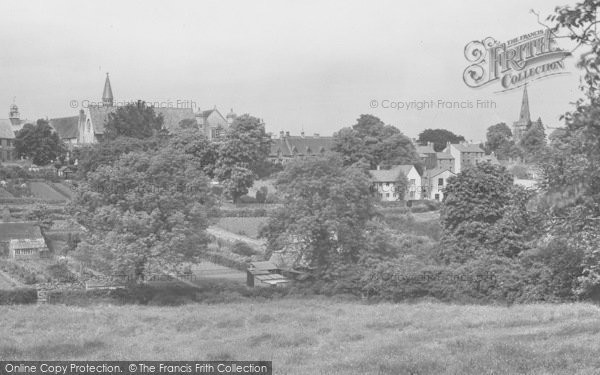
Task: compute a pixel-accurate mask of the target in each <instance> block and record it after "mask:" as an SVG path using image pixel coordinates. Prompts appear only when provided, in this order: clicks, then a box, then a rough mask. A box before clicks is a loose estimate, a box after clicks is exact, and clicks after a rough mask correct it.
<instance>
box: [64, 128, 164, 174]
mask: <svg viewBox="0 0 600 375" xmlns="http://www.w3.org/2000/svg"><path fill="white" fill-rule="evenodd" d="M159 147H160V142H159V140H158V139H157V138H147V139H138V138H130V137H117V138H115V139H107V140H105V141H103V142H100V143H95V144H92V145H86V146H83V147H78V148H76V149H75V150H74V151H73V158H74V159H76V160H77V172H78V174H79V175H80V176H82V177H85V175H86V174H87V173H89V172H94V171H96V169H98V168H99V167H100V166H103V165H105V166H106V165H112V164H113V163H114V162H116V161H117V160H119V158H120V157H121V155H124V154H127V153H130V152H133V151H153V150H154V151H155V150H158V148H159Z"/></svg>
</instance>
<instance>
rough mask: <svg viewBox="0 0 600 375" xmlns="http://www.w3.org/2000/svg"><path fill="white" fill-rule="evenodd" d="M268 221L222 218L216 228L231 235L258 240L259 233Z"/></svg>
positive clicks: (249, 218) (260, 218)
mask: <svg viewBox="0 0 600 375" xmlns="http://www.w3.org/2000/svg"><path fill="white" fill-rule="evenodd" d="M267 220H268V218H266V217H222V218H220V219H219V221H218V222H217V224H216V226H217V227H219V228H223V229H225V230H226V231H229V232H231V233H235V234H239V235H242V236H247V237H250V238H254V239H257V238H258V231H259V230H260V228H261V226H263V225H264V224H266V222H267Z"/></svg>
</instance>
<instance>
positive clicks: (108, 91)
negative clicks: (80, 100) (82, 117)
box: [102, 73, 113, 107]
mask: <svg viewBox="0 0 600 375" xmlns="http://www.w3.org/2000/svg"><path fill="white" fill-rule="evenodd" d="M102 104H104V106H105V107H112V105H113V93H112V88H111V87H110V79H109V78H108V73H106V81H105V82H104V92H103V93H102Z"/></svg>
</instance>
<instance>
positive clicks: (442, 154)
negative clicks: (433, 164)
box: [435, 152, 454, 159]
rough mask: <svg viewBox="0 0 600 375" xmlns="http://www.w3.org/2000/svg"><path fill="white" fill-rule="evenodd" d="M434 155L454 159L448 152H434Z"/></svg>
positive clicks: (439, 157)
mask: <svg viewBox="0 0 600 375" xmlns="http://www.w3.org/2000/svg"><path fill="white" fill-rule="evenodd" d="M435 157H436V158H438V159H454V156H452V154H450V153H449V152H436V153H435Z"/></svg>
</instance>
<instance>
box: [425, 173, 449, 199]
mask: <svg viewBox="0 0 600 375" xmlns="http://www.w3.org/2000/svg"><path fill="white" fill-rule="evenodd" d="M455 175H456V174H455V173H454V172H452V171H451V170H450V169H449V168H441V169H429V170H427V171H425V173H423V199H432V200H436V201H442V200H443V199H444V189H445V187H446V185H448V179H449V178H450V177H452V176H455Z"/></svg>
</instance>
